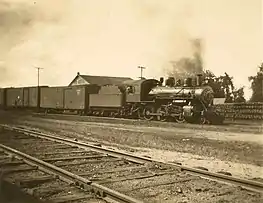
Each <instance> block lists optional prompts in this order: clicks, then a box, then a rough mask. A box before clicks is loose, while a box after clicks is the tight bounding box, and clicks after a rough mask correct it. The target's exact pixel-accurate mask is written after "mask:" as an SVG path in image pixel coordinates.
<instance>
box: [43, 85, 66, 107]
mask: <svg viewBox="0 0 263 203" xmlns="http://www.w3.org/2000/svg"><path fill="white" fill-rule="evenodd" d="M64 89H65V87H43V88H41V91H40V95H41V97H40V107H41V108H47V109H63V107H64Z"/></svg>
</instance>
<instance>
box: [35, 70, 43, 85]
mask: <svg viewBox="0 0 263 203" xmlns="http://www.w3.org/2000/svg"><path fill="white" fill-rule="evenodd" d="M35 68H36V69H37V86H38V87H39V70H40V69H44V68H40V67H35Z"/></svg>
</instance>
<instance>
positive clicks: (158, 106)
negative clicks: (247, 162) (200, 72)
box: [0, 78, 223, 123]
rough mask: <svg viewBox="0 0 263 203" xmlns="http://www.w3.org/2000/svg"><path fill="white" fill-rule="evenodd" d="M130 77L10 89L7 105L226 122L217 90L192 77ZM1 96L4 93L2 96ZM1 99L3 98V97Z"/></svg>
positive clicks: (126, 115)
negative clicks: (215, 101)
mask: <svg viewBox="0 0 263 203" xmlns="http://www.w3.org/2000/svg"><path fill="white" fill-rule="evenodd" d="M162 83H163V79H162V80H160V81H158V80H155V79H141V80H129V81H125V82H123V83H122V85H119V86H116V85H105V86H98V85H83V86H72V87H68V86H67V87H65V86H61V87H39V88H38V87H30V88H7V89H5V90H4V91H3V92H5V93H1V92H2V91H1V92H0V93H1V94H0V95H4V96H2V97H4V99H2V100H3V102H2V103H3V104H5V105H6V107H19V108H32V107H38V109H40V110H42V111H46V112H48V111H54V110H55V111H58V112H64V111H76V112H78V113H79V114H82V115H97V116H111V117H124V118H141V119H146V120H153V119H156V120H159V121H166V120H175V121H177V122H184V121H185V120H186V121H187V122H194V123H222V121H223V119H222V118H223V117H221V116H220V115H219V114H217V113H216V112H215V111H214V110H213V108H212V103H213V90H212V88H211V87H209V86H206V85H202V84H201V83H198V84H197V85H193V84H192V80H190V79H188V80H186V82H185V83H184V84H183V85H177V86H176V85H175V82H174V80H173V79H172V78H170V79H169V80H167V82H166V84H165V85H163V84H162ZM0 99H1V96H0ZM0 102H1V100H0Z"/></svg>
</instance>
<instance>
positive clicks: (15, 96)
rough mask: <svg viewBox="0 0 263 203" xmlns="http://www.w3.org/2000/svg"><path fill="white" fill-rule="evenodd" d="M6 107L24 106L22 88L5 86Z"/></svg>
mask: <svg viewBox="0 0 263 203" xmlns="http://www.w3.org/2000/svg"><path fill="white" fill-rule="evenodd" d="M6 107H7V108H14V107H19V108H21V107H24V88H23V87H18V88H6Z"/></svg>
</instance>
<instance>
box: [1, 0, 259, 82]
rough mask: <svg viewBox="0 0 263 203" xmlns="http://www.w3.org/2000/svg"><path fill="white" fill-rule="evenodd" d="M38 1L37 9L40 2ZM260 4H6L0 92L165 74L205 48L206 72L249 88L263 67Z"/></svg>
mask: <svg viewBox="0 0 263 203" xmlns="http://www.w3.org/2000/svg"><path fill="white" fill-rule="evenodd" d="M34 2H36V3H34ZM262 8H263V7H262V2H261V0H35V1H31V0H0V86H17V85H20V86H21V85H22V86H26V85H35V84H36V82H37V72H36V70H35V69H34V66H39V67H42V68H44V69H43V70H42V71H41V83H42V84H48V85H68V84H69V82H70V81H71V80H72V79H73V78H74V77H75V75H76V73H77V72H80V73H82V74H91V75H110V76H129V77H133V78H136V77H138V76H139V75H140V70H139V69H138V68H137V66H139V65H142V66H146V67H147V69H146V70H145V72H144V76H146V77H156V78H159V77H160V76H162V75H164V74H165V70H166V69H169V68H171V64H170V63H169V61H171V60H176V59H178V58H180V57H183V56H189V55H191V54H192V49H191V46H190V43H189V40H191V39H193V38H201V39H202V40H203V43H204V47H203V50H204V52H203V58H204V65H205V69H209V70H211V71H213V72H214V73H215V74H223V73H224V72H227V73H229V74H230V75H232V76H233V77H234V78H235V83H236V85H237V86H240V85H246V86H248V85H249V83H248V80H247V77H248V76H250V75H255V74H256V72H257V66H258V65H259V64H260V63H261V62H262V61H263V48H262V47H263V39H262V36H263V32H262V26H263V24H262Z"/></svg>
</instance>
